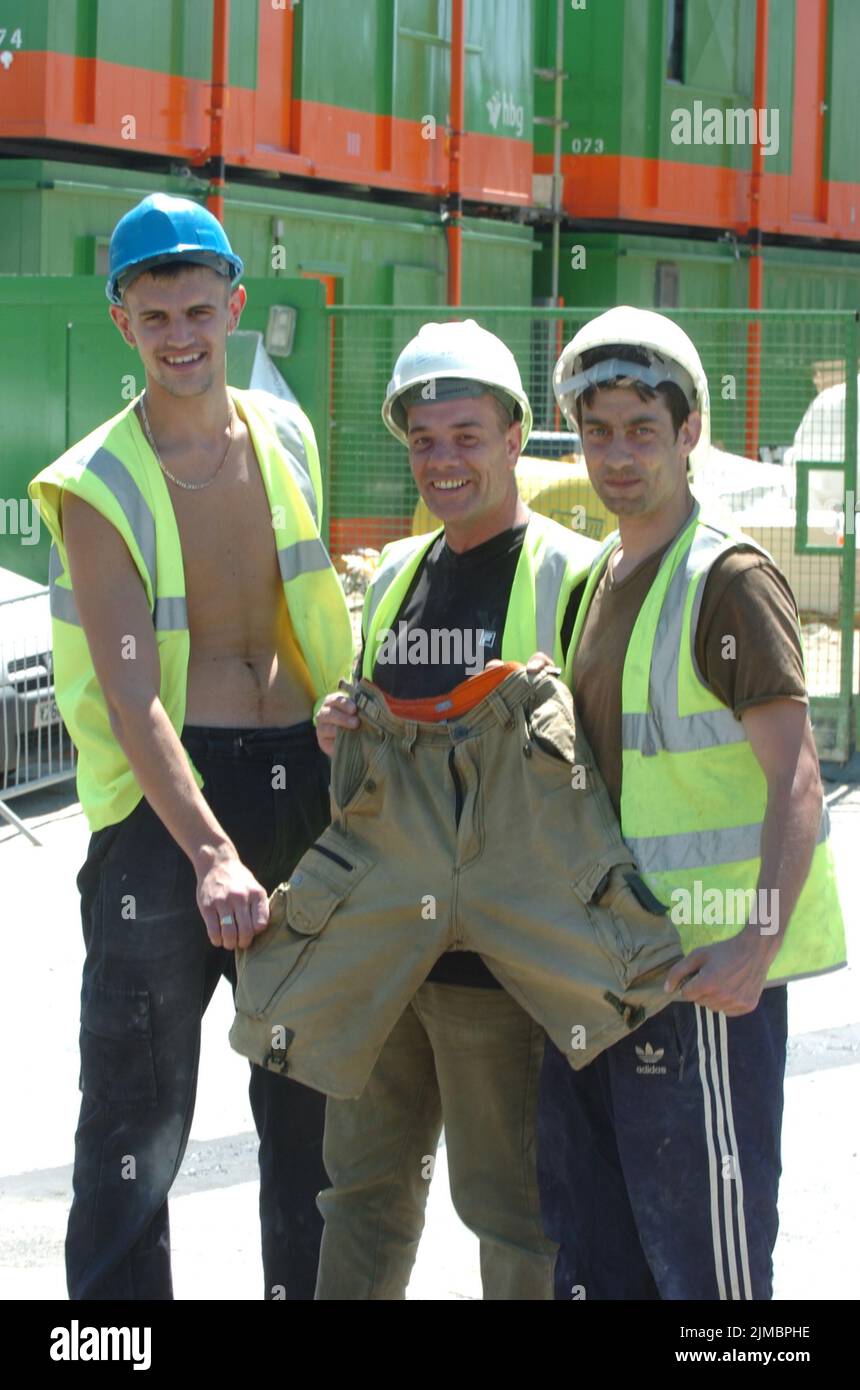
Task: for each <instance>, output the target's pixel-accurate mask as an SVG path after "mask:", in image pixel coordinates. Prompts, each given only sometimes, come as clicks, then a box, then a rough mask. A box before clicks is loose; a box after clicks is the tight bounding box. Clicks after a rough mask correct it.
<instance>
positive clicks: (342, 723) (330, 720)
mask: <svg viewBox="0 0 860 1390" xmlns="http://www.w3.org/2000/svg"><path fill="white" fill-rule="evenodd" d="M358 727H359V718H358V713H357V710H356V705H355V701H354V700H351V699H350V698H349V696H348V695H344V694H342V692H341V691H339V690H335V691H333V692H332V694H331V695H326V697H325V699H324V700H323V702H322V704H321V705H320V709H319V714H318V715H317V743H318V744H319V746H320V748H321V749H322V751H323V752H324V753H325V754H326V756H327V757H329V758H330V757H332V755H333V753H334V743H335V739H336V738H337V731H338V729H357V728H358Z"/></svg>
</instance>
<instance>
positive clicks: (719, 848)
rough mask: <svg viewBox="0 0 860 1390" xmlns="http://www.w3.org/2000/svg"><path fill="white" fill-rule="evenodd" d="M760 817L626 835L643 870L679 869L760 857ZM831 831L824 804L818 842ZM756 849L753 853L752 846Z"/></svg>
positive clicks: (734, 862) (656, 871)
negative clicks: (724, 825)
mask: <svg viewBox="0 0 860 1390" xmlns="http://www.w3.org/2000/svg"><path fill="white" fill-rule="evenodd" d="M761 826H762V823H761V821H754V822H753V823H752V824H750V825H731V826H728V827H727V828H726V829H724V830H693V831H689V832H687V833H681V834H677V835H655V836H647V835H643V836H632V835H625V836H624V839H625V841H626V842H627V844H628V845H629V846H630V848H631V850H632V851H633V854H634V855H635V858H636V862H637V864H638V865H639V868H640V869H641V870H642V872H643V873H646V874H659V873H679V872H680V871H681V870H683V869H697V868H699V866H700V865H702V864H742V863H745V862H746V861H747V860H748V859H757V858H758V846H759V843H760V840H761ZM829 834H830V815H829V813H828V810H827V805H826V804H825V805H824V806H823V807H822V810H821V823H820V825H819V828H818V836H817V838H816V841H815V843H816V844H817V845H820V844H823V843H824V841H825V840H826V839H827V837H828V835H829ZM751 845H752V846H754V853H753V854H750V846H751Z"/></svg>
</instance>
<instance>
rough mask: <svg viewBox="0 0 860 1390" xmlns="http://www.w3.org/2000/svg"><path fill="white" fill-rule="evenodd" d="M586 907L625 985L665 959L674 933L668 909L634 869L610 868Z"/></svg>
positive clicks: (595, 932)
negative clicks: (639, 967)
mask: <svg viewBox="0 0 860 1390" xmlns="http://www.w3.org/2000/svg"><path fill="white" fill-rule="evenodd" d="M585 910H586V913H587V914H588V918H589V920H590V922H591V925H592V927H593V929H594V934H595V937H596V939H597V941H598V943H599V945H600V946H602V948H603V950H604V951H605V952H606V954H607V955H608V956H609V957H610V959H611V961H612V963H613V968H614V970H615V973H616V975H617V976H618V979H619V981H620V982H621V983H622V984H623V985H624V986H625V988H627V987H629V986H630V985H631V984H632V983H633V982H634V980H636V979H638V978H640V976H642V975H646V974H648V972H649V971H650V970H651V969H655V968H659V963H660V961H661V960H665V957H666V947H667V945H668V946H669V947H670V948H671V945H672V939H673V938H674V936H675V932H674V928H673V926H672V923H671V918H669V917H668V908H667V907H666V905H665V904H664V903H662V902H660V900H659V898H657V897H655V896H654V894H653V893H652V892H651V890H650V888H649V887H648V885H647V884H646V883H645V881H644V880H643V879H642V878H641V877H640V875H639V874H638V873H637V872H636V870H635V869H632V868H629V867H625V866H623V865H615V866H614V867H613V868H612V869H610V870H609V872H608V873H607V874H605V875H604V877H603V879H602V880H601V881H600V883H599V884H598V885H597V887H596V888H595V890H594V893H593V894H592V896H591V898H590V900H589V902H588V903H586V905H585ZM680 955H681V949H680V945H679V947H678V956H680ZM655 961H656V962H657V964H656V965H655ZM638 966H641V969H638V968H637V967H638Z"/></svg>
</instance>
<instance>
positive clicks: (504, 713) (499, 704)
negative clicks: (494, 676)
mask: <svg viewBox="0 0 860 1390" xmlns="http://www.w3.org/2000/svg"><path fill="white" fill-rule="evenodd" d="M487 704H488V705H489V706H490V709H491V710H492V711H493V714H494V715H495V716H496V718H497V719H498V721H499V723H500V724H501V726H502V728H503V729H512V728H513V727H514V724H515V723H516V720H515V719H514V715H513V711H512V710H511V709H509V707H508V705H507V704H506V702H505V701H504V700H503V699H502V697H501V695H500V694H499V692H498V690H491V691H490V693H489V695H488V696H487Z"/></svg>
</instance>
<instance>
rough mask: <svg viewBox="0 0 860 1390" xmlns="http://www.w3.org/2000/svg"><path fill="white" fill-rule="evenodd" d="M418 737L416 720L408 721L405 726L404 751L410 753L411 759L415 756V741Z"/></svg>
mask: <svg viewBox="0 0 860 1390" xmlns="http://www.w3.org/2000/svg"><path fill="white" fill-rule="evenodd" d="M417 737H418V725H417V724H416V723H415V720H414V719H410V720H408V721H407V722H406V723H405V724H404V726H403V740H402V742H403V751H404V753H408V754H409V757H410V758H411V757H412V756H413V754H414V749H415V740H416V739H417Z"/></svg>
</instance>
